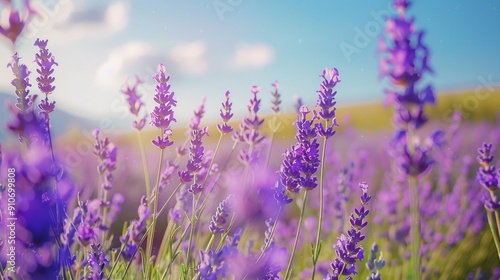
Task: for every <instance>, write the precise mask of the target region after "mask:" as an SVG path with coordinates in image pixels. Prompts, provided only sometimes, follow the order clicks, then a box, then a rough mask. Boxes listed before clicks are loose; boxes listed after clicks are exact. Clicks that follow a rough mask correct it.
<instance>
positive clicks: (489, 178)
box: [477, 143, 498, 192]
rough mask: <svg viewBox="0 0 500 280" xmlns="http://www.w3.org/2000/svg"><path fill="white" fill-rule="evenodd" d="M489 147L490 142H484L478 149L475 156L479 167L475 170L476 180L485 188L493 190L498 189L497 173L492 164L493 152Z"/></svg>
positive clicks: (490, 145) (490, 146)
mask: <svg viewBox="0 0 500 280" xmlns="http://www.w3.org/2000/svg"><path fill="white" fill-rule="evenodd" d="M491 148H492V144H486V143H484V144H483V146H482V147H481V148H479V149H478V153H479V155H478V156H477V161H478V162H479V164H480V167H479V170H478V172H477V180H478V181H479V183H480V184H481V186H483V187H484V188H485V189H486V190H488V191H489V192H494V191H496V190H497V189H498V174H497V171H496V169H495V166H494V165H492V162H493V154H492V152H491Z"/></svg>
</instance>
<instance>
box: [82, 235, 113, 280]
mask: <svg viewBox="0 0 500 280" xmlns="http://www.w3.org/2000/svg"><path fill="white" fill-rule="evenodd" d="M108 263H109V259H108V258H107V257H106V254H105V253H104V248H103V247H102V245H101V244H99V243H93V244H91V245H90V250H89V251H88V253H87V259H86V260H85V261H84V262H83V265H84V266H86V267H87V268H88V272H87V275H86V277H85V278H86V279H92V280H103V279H107V278H106V275H105V270H106V266H107V265H108Z"/></svg>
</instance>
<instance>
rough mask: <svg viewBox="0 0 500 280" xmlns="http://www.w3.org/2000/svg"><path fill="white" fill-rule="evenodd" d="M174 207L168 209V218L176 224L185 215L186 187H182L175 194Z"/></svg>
mask: <svg viewBox="0 0 500 280" xmlns="http://www.w3.org/2000/svg"><path fill="white" fill-rule="evenodd" d="M175 201H176V202H175V206H174V207H173V208H172V209H170V211H169V213H168V214H169V216H170V218H171V219H172V221H174V223H176V224H178V223H180V222H181V220H182V218H183V217H184V214H185V213H187V210H188V206H187V202H188V197H187V190H186V185H182V186H181V187H180V188H179V191H177V193H176V194H175Z"/></svg>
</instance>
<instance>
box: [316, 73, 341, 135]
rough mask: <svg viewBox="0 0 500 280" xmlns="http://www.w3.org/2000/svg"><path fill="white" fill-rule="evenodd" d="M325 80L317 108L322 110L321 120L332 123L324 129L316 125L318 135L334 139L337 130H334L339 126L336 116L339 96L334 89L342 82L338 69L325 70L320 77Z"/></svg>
mask: <svg viewBox="0 0 500 280" xmlns="http://www.w3.org/2000/svg"><path fill="white" fill-rule="evenodd" d="M320 77H321V78H323V82H322V83H321V85H320V89H319V90H318V91H317V92H318V101H317V102H316V106H318V107H319V108H320V110H319V113H318V115H319V119H321V120H324V121H326V122H327V123H329V122H330V121H332V123H331V124H330V125H329V126H328V127H324V126H323V125H321V124H320V123H317V124H316V130H317V133H318V135H320V136H322V137H326V138H329V137H332V136H333V135H334V134H335V130H333V128H334V127H335V126H338V124H337V118H336V116H335V111H336V108H335V105H336V104H337V101H335V95H336V94H337V92H336V91H334V90H333V88H334V87H335V86H336V85H337V83H338V82H340V78H339V71H338V70H337V69H336V68H332V69H325V70H323V73H322V74H321V75H320Z"/></svg>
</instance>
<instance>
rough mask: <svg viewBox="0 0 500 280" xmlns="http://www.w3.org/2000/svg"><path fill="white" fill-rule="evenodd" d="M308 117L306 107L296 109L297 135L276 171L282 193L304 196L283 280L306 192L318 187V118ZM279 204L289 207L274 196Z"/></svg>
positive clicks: (298, 234) (314, 113)
mask: <svg viewBox="0 0 500 280" xmlns="http://www.w3.org/2000/svg"><path fill="white" fill-rule="evenodd" d="M309 113H311V111H309V109H308V108H307V107H306V106H302V107H301V108H300V113H299V115H298V116H297V121H296V122H295V125H296V127H297V134H296V135H295V138H296V140H297V143H296V144H295V145H294V146H292V147H291V148H290V149H289V150H287V151H285V156H284V157H285V160H284V162H283V165H282V168H281V170H280V172H279V173H280V177H281V178H280V179H281V181H282V182H283V183H284V184H283V185H284V187H285V190H286V191H290V192H299V191H300V190H301V189H304V196H303V198H302V206H301V209H300V218H299V224H298V225H297V232H296V234H295V241H294V244H293V247H292V252H291V255H290V259H289V262H288V267H287V269H286V273H285V279H289V278H290V277H291V270H292V264H293V260H294V257H295V251H296V249H297V244H298V240H299V236H300V231H301V228H302V222H303V220H304V212H305V210H306V209H305V206H306V200H307V194H308V192H309V191H310V190H313V189H315V188H316V187H317V186H318V178H317V177H316V171H317V170H318V167H319V165H320V161H319V144H318V141H317V138H316V135H317V132H316V129H315V126H314V121H315V120H316V119H317V118H318V117H317V116H316V112H314V111H313V117H312V118H311V119H308V115H309ZM275 197H278V198H279V201H281V203H283V204H284V203H289V202H287V201H289V200H288V199H287V196H286V194H284V193H282V194H281V195H280V193H278V196H276V195H275Z"/></svg>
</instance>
